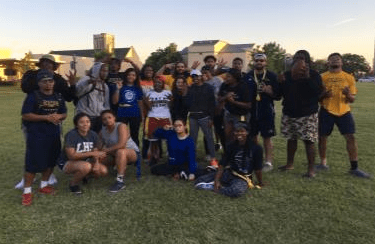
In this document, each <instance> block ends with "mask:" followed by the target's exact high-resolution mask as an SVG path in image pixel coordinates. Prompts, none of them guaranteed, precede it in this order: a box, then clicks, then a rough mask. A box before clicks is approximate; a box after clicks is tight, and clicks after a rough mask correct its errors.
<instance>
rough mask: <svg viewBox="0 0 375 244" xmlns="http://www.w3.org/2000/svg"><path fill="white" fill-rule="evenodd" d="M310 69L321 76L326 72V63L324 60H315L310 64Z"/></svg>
mask: <svg viewBox="0 0 375 244" xmlns="http://www.w3.org/2000/svg"><path fill="white" fill-rule="evenodd" d="M311 68H312V69H314V70H316V71H318V73H319V74H322V73H324V72H326V71H327V70H328V66H327V61H326V60H324V59H317V60H315V61H313V62H312V67H311Z"/></svg>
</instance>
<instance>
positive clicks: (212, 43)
mask: <svg viewBox="0 0 375 244" xmlns="http://www.w3.org/2000/svg"><path fill="white" fill-rule="evenodd" d="M219 41H220V40H205V41H194V42H193V44H191V45H192V46H204V45H215V44H216V43H218V42H219Z"/></svg>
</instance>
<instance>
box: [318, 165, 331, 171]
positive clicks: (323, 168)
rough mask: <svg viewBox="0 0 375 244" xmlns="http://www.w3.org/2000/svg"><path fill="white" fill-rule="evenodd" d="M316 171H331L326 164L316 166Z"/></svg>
mask: <svg viewBox="0 0 375 244" xmlns="http://www.w3.org/2000/svg"><path fill="white" fill-rule="evenodd" d="M315 169H316V170H329V166H328V165H326V164H318V165H316V166H315Z"/></svg>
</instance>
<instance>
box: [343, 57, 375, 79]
mask: <svg viewBox="0 0 375 244" xmlns="http://www.w3.org/2000/svg"><path fill="white" fill-rule="evenodd" d="M342 61H343V66H342V69H343V70H344V71H346V72H348V73H350V74H353V75H354V76H355V77H358V76H359V74H360V73H367V72H369V71H370V70H371V68H370V65H369V64H368V63H367V61H366V59H365V58H364V57H363V56H362V55H358V54H351V53H346V54H344V55H342Z"/></svg>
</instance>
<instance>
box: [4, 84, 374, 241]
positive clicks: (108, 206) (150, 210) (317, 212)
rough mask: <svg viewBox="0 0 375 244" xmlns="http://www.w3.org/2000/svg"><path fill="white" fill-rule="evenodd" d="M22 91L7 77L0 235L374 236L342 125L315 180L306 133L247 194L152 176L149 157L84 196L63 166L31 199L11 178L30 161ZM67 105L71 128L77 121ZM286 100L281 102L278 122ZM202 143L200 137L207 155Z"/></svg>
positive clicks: (369, 166) (367, 101)
mask: <svg viewBox="0 0 375 244" xmlns="http://www.w3.org/2000/svg"><path fill="white" fill-rule="evenodd" d="M358 88H359V94H358V96H357V101H356V102H355V103H354V104H353V106H352V108H353V114H354V116H355V121H356V127H357V133H356V137H357V140H358V147H359V166H360V168H361V169H364V170H365V171H367V172H370V173H372V174H373V175H374V174H375V165H374V161H375V160H374V159H375V139H374V138H375V133H374V132H375V129H374V119H375V113H374V102H373V101H374V99H373V97H374V95H373V94H375V86H374V84H358ZM23 98H24V94H23V93H22V92H21V91H20V90H19V89H18V88H17V87H0V108H1V114H2V115H1V116H2V119H1V124H0V138H1V140H0V162H1V171H0V175H1V176H0V179H1V181H0V209H1V210H0V220H1V221H0V243H288V244H291V243H374V240H375V232H374V229H375V213H374V206H375V197H374V190H375V188H374V180H364V179H357V178H354V177H352V176H350V175H348V174H347V171H348V169H349V162H348V159H347V153H346V149H345V141H344V139H343V137H342V136H341V135H340V134H339V133H338V131H337V129H336V128H335V130H334V133H333V134H332V136H331V137H330V138H329V141H328V163H329V165H330V167H331V168H330V170H329V171H328V172H322V173H319V174H317V176H316V178H315V179H313V180H309V179H304V178H302V177H301V175H302V173H304V172H305V171H306V161H307V160H306V156H305V152H304V146H303V143H302V142H299V148H298V151H297V154H296V160H295V162H296V165H295V170H293V171H291V172H278V171H272V172H270V173H266V174H265V175H264V180H265V181H266V182H268V185H267V187H264V188H263V189H262V190H251V191H249V193H248V194H247V195H246V196H244V197H242V198H239V199H230V198H227V197H224V196H220V195H217V194H214V193H212V192H206V191H197V190H195V189H194V188H193V184H192V183H190V182H182V181H181V182H173V181H172V180H170V179H168V178H163V177H154V176H151V175H150V173H149V170H148V168H147V167H146V166H144V167H143V178H142V180H141V181H140V182H136V181H135V167H132V166H130V167H129V169H128V172H127V176H126V185H127V188H126V190H125V191H123V192H120V193H118V194H116V195H110V194H108V193H107V189H108V187H109V186H110V185H111V184H112V183H113V181H114V176H113V175H110V176H108V177H106V178H103V179H98V180H93V181H91V182H90V183H89V185H88V186H85V187H84V188H83V190H84V195H83V196H82V197H80V198H79V197H74V196H72V195H70V194H69V192H68V189H67V184H68V181H69V177H68V176H66V175H63V174H62V173H61V172H59V170H57V169H56V170H55V174H56V175H57V177H58V179H59V185H58V187H57V188H58V190H59V192H58V194H57V195H56V196H54V197H48V196H47V197H38V198H37V199H35V201H34V203H33V205H32V206H31V207H23V206H21V194H22V192H21V191H19V190H15V189H14V188H13V187H14V184H15V183H16V182H17V181H18V180H20V179H21V174H22V171H23V164H24V151H25V143H24V140H23V135H22V133H21V130H20V122H21V119H20V110H21V104H22V101H23ZM69 108H70V111H69V117H68V119H67V121H66V122H65V124H64V131H65V132H67V131H68V130H69V129H70V128H72V122H71V120H72V114H73V108H72V107H71V105H69ZM280 109H281V106H280V103H277V115H278V117H277V119H276V125H277V129H278V131H279V125H280ZM274 144H275V166H277V165H282V164H284V163H285V158H286V141H285V140H284V139H283V138H281V136H280V135H278V136H276V137H275V138H274ZM202 147H203V145H202V143H199V144H198V148H199V150H198V157H199V161H200V162H203V157H204V155H203V154H204V153H203V150H202ZM317 160H318V158H317ZM202 166H204V163H202ZM37 184H38V183H36V185H35V187H34V190H35V189H37Z"/></svg>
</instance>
